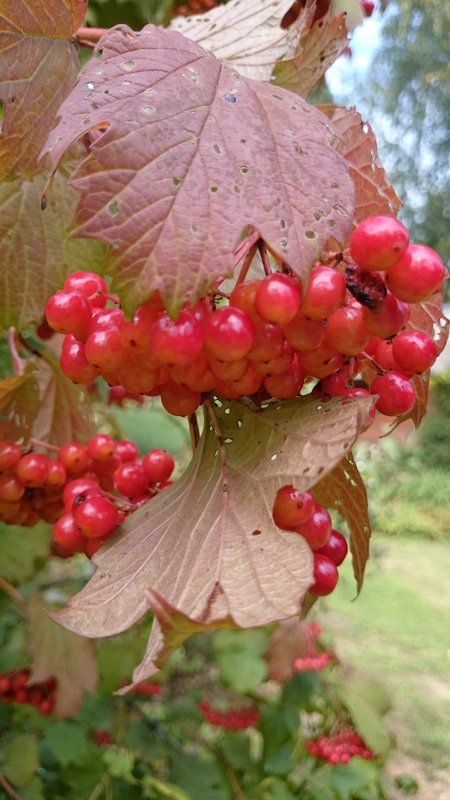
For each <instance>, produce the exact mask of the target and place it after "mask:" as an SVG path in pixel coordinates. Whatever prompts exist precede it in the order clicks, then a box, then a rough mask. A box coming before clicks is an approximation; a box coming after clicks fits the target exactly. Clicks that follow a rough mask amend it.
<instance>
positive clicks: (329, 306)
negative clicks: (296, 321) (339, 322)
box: [301, 266, 346, 320]
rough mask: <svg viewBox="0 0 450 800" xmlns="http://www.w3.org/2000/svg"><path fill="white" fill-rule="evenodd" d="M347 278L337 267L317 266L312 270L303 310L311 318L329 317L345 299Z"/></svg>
mask: <svg viewBox="0 0 450 800" xmlns="http://www.w3.org/2000/svg"><path fill="white" fill-rule="evenodd" d="M345 292H346V285H345V278H344V276H343V275H342V274H341V273H340V272H338V271H337V270H336V269H332V268H331V267H323V266H317V267H314V268H313V269H312V270H311V274H310V276H309V282H308V285H307V287H306V292H305V296H304V298H303V302H302V307H301V311H302V313H303V314H304V315H305V316H306V317H309V318H310V319H315V320H322V319H326V318H327V317H329V316H330V315H331V314H333V313H334V312H335V311H337V309H338V308H340V307H341V306H342V305H343V303H344V300H345Z"/></svg>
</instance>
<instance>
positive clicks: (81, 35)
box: [75, 28, 108, 42]
mask: <svg viewBox="0 0 450 800" xmlns="http://www.w3.org/2000/svg"><path fill="white" fill-rule="evenodd" d="M107 32H108V29H107V28H78V30H77V31H75V38H76V39H87V40H88V41H93V42H98V40H99V39H101V38H102V36H104V34H105V33H107Z"/></svg>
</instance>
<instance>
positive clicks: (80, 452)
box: [58, 442, 89, 475]
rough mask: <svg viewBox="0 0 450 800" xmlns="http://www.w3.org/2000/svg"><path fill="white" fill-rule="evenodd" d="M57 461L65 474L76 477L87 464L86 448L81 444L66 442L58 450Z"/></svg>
mask: <svg viewBox="0 0 450 800" xmlns="http://www.w3.org/2000/svg"><path fill="white" fill-rule="evenodd" d="M58 455H59V460H60V461H61V462H62V463H63V464H64V466H65V468H66V470H67V472H69V473H70V474H71V475H78V473H80V472H83V471H84V470H85V469H86V467H87V465H88V464H89V455H88V451H87V449H86V447H85V446H84V445H83V444H81V442H68V443H67V444H64V445H63V446H62V447H60V448H59V454H58Z"/></svg>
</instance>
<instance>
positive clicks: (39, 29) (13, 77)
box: [0, 0, 87, 180]
mask: <svg viewBox="0 0 450 800" xmlns="http://www.w3.org/2000/svg"><path fill="white" fill-rule="evenodd" d="M86 7H87V0H13V1H11V0H0V75H1V78H0V100H2V101H3V103H4V119H3V126H2V132H1V135H0V180H3V179H4V178H6V177H9V178H14V177H18V176H20V177H30V176H31V175H33V174H35V172H37V169H38V167H37V157H38V155H39V152H40V150H41V148H42V146H43V144H44V142H45V140H46V138H47V136H48V133H49V131H50V130H51V128H52V125H53V122H54V118H55V114H56V112H57V110H58V107H59V106H60V104H61V102H62V101H63V99H64V97H66V95H67V94H68V92H69V90H70V89H71V87H72V86H73V84H74V82H75V78H76V75H77V72H78V68H79V64H78V56H77V52H76V49H75V47H74V45H73V44H71V43H70V42H69V39H70V37H71V36H72V34H73V33H74V31H75V30H76V28H77V27H78V25H79V24H80V22H81V21H82V19H83V17H84V14H85V11H86Z"/></svg>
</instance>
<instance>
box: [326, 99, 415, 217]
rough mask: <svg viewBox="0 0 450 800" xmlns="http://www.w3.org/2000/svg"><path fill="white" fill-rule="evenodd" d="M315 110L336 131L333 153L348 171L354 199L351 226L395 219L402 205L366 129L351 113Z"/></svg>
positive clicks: (335, 108) (331, 107) (336, 108)
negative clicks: (376, 217) (386, 217)
mask: <svg viewBox="0 0 450 800" xmlns="http://www.w3.org/2000/svg"><path fill="white" fill-rule="evenodd" d="M319 108H320V109H321V111H322V112H323V113H324V114H326V115H327V117H328V118H329V119H330V120H331V122H332V123H333V125H334V126H335V128H336V130H337V131H338V133H339V135H340V139H339V142H338V144H337V148H336V149H337V150H338V152H339V153H340V154H341V155H342V156H343V157H344V158H345V159H346V160H347V161H348V164H349V167H350V175H351V177H352V178H353V182H354V185H355V195H356V196H355V214H354V223H355V224H357V223H358V222H361V220H363V219H365V218H366V217H370V216H373V215H377V214H391V215H393V216H396V215H397V213H398V211H399V209H400V207H401V205H402V203H401V200H400V198H399V197H398V196H397V194H396V192H395V191H394V189H393V188H392V186H391V184H390V183H389V180H388V178H387V175H386V173H385V171H384V169H383V167H382V166H381V164H380V161H379V159H378V150H377V143H376V139H375V135H374V133H373V130H372V128H371V127H370V125H369V124H368V123H367V122H363V120H362V117H361V115H360V114H359V113H358V112H357V111H356V110H355V109H350V108H345V107H344V106H335V105H321V106H319Z"/></svg>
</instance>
